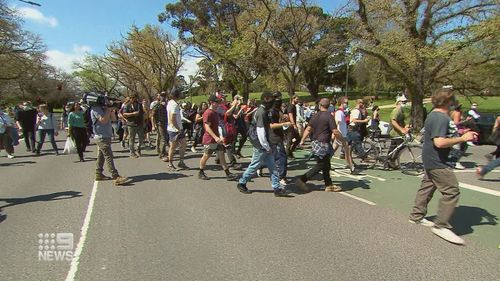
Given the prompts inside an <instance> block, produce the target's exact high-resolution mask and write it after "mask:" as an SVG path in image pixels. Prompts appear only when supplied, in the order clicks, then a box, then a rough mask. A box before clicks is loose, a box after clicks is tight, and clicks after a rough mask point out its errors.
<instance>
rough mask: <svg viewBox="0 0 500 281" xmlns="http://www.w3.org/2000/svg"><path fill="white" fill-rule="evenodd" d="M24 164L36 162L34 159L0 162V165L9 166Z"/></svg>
mask: <svg viewBox="0 0 500 281" xmlns="http://www.w3.org/2000/svg"><path fill="white" fill-rule="evenodd" d="M25 164H36V162H35V161H18V162H11V163H1V164H0V167H10V166H24V165H25Z"/></svg>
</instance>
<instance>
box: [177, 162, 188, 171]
mask: <svg viewBox="0 0 500 281" xmlns="http://www.w3.org/2000/svg"><path fill="white" fill-rule="evenodd" d="M177 168H179V169H181V170H188V169H189V167H188V166H187V165H186V164H185V163H184V161H179V164H177Z"/></svg>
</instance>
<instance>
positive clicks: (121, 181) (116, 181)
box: [113, 176, 128, 185]
mask: <svg viewBox="0 0 500 281" xmlns="http://www.w3.org/2000/svg"><path fill="white" fill-rule="evenodd" d="M113 180H114V181H113V183H114V184H115V185H122V184H124V183H126V182H127V181H128V178H126V177H120V176H117V177H116V178H114V179H113Z"/></svg>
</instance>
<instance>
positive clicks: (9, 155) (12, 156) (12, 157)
mask: <svg viewBox="0 0 500 281" xmlns="http://www.w3.org/2000/svg"><path fill="white" fill-rule="evenodd" d="M14 157H15V156H14V155H12V154H7V158H9V159H14Z"/></svg>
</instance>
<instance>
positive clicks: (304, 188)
mask: <svg viewBox="0 0 500 281" xmlns="http://www.w3.org/2000/svg"><path fill="white" fill-rule="evenodd" d="M295 185H296V186H297V187H298V188H299V189H300V190H302V191H303V192H309V191H310V189H309V187H308V186H307V184H306V183H305V182H304V181H303V180H302V179H301V178H298V179H297V181H296V182H295Z"/></svg>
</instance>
